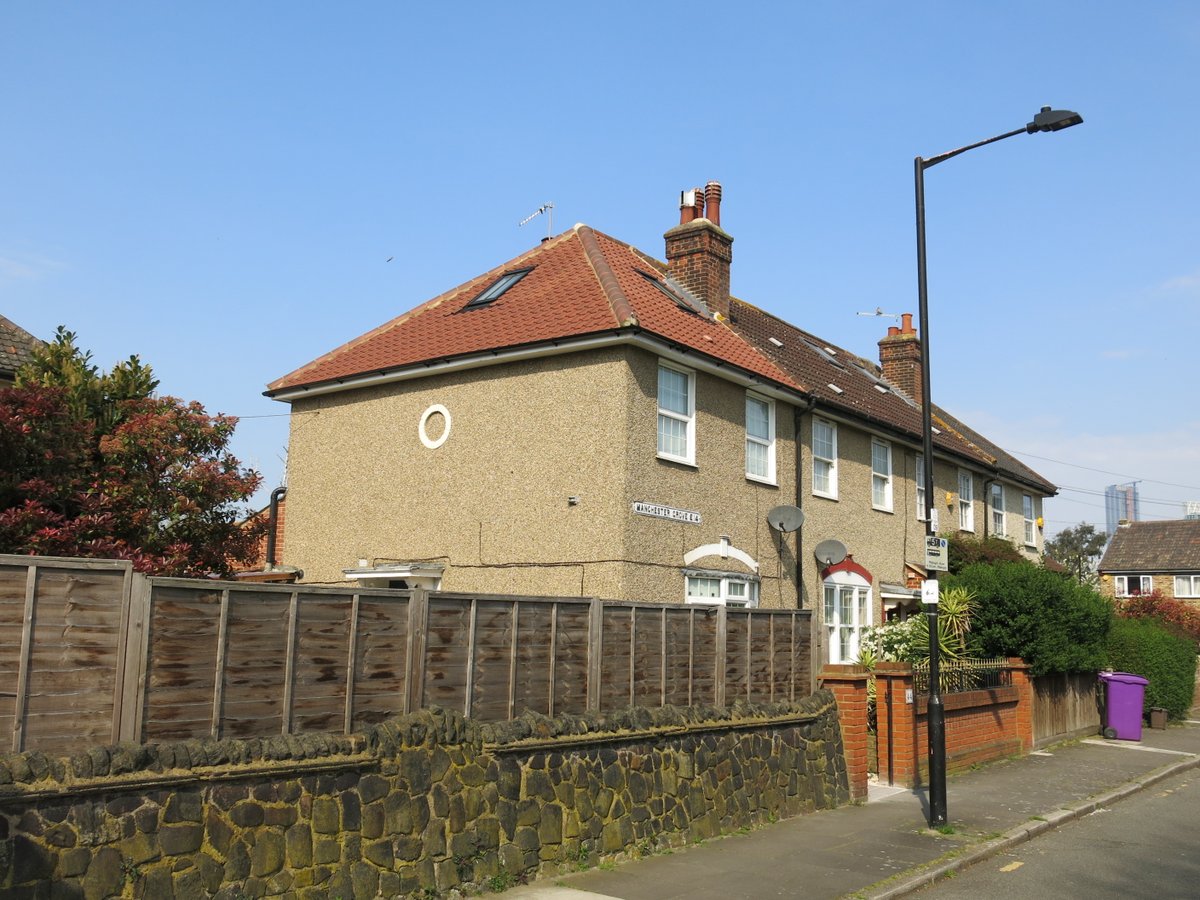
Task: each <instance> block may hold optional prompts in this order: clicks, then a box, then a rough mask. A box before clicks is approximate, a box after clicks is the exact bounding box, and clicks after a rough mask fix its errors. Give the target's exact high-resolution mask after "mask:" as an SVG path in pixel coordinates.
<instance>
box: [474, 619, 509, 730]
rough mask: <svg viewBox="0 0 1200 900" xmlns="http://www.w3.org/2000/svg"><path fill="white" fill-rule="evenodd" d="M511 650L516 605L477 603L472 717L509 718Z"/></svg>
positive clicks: (493, 719) (486, 718) (490, 719)
mask: <svg viewBox="0 0 1200 900" xmlns="http://www.w3.org/2000/svg"><path fill="white" fill-rule="evenodd" d="M512 647H513V604H512V603H511V602H510V601H508V600H499V599H495V600H492V599H481V600H478V601H477V602H476V609H475V647H474V652H475V656H474V659H475V667H474V670H473V671H472V673H471V715H473V716H475V717H477V718H480V719H485V720H489V721H493V722H495V721H498V720H501V719H507V718H508V703H509V694H510V693H511V691H510V685H509V678H510V675H511V666H510V665H509V662H510V658H511V654H512Z"/></svg>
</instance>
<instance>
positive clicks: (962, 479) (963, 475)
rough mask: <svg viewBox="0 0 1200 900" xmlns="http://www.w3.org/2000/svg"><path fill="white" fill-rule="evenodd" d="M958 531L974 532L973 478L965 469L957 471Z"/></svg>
mask: <svg viewBox="0 0 1200 900" xmlns="http://www.w3.org/2000/svg"><path fill="white" fill-rule="evenodd" d="M964 485H965V486H966V490H965V491H964V490H963V486H964ZM958 530H959V531H970V532H972V533H974V531H975V476H974V475H972V474H971V473H970V472H968V471H967V470H966V469H959V470H958Z"/></svg>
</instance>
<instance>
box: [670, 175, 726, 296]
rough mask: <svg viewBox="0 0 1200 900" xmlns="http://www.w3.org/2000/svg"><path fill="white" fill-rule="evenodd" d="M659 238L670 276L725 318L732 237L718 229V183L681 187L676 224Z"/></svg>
mask: <svg viewBox="0 0 1200 900" xmlns="http://www.w3.org/2000/svg"><path fill="white" fill-rule="evenodd" d="M706 212H707V216H706V215H705V213H706ZM663 238H665V240H666V242H667V267H668V271H669V273H670V275H671V277H672V278H674V279H675V280H676V281H678V282H679V283H680V284H682V285H683V286H684V287H685V288H687V289H688V290H689V291H691V292H692V293H693V294H695V295H696V296H697V297H699V298H700V299H701V300H703V301H704V303H705V305H707V306H708V308H709V309H710V310H712V311H713V312H714V313H718V314H720V315H721V316H723V317H724V318H726V319H728V318H729V264H730V262H731V261H732V260H733V238H732V237H730V236H729V235H728V234H726V233H725V232H724V231H722V230H721V185H720V184H718V183H717V182H715V181H710V182H709V183H708V184H707V185H705V186H704V188H703V190H702V189H700V188H695V189H693V190H690V191H683V192H682V193H681V194H680V195H679V224H678V225H676V226H675V227H674V228H672V229H671V230H670V231H668V232H667V233H666V234H664V235H663Z"/></svg>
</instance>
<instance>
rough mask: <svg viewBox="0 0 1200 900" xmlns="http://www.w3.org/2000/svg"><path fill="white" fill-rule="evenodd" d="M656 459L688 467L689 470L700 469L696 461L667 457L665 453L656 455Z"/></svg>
mask: <svg viewBox="0 0 1200 900" xmlns="http://www.w3.org/2000/svg"><path fill="white" fill-rule="evenodd" d="M654 456H655V458H657V459H661V460H662V461H663V462H669V463H675V465H677V466H687V467H688V468H689V469H699V468H700V467H699V466H698V465H696V463H695V461H694V460H690V459H682V458H680V457H678V456H667V455H666V454H665V453H656V454H654Z"/></svg>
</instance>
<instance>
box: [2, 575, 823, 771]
mask: <svg viewBox="0 0 1200 900" xmlns="http://www.w3.org/2000/svg"><path fill="white" fill-rule="evenodd" d="M810 615H811V614H810V613H809V612H808V611H807V610H745V609H731V608H726V607H700V606H684V605H681V604H662V603H632V602H618V601H607V600H599V599H594V598H578V597H511V596H498V595H467V594H454V593H444V592H426V591H423V590H419V589H418V590H412V591H407V590H404V591H402V590H383V589H378V590H376V589H370V590H363V589H358V588H352V587H345V588H343V587H323V586H315V585H314V586H309V585H263V584H240V583H235V582H218V581H204V580H191V579H173V578H145V577H143V576H140V575H137V574H135V573H132V572H131V571H130V569H129V566H128V564H125V563H110V562H94V561H88V560H57V559H46V558H36V557H25V556H2V555H0V678H3V681H2V682H0V689H2V688H3V685H4V684H13V685H15V690H14V691H13V692H12V693H11V694H10V695H9V696H10V697H11V698H12V700H13V705H12V706H11V707H8V708H7V709H6V708H5V707H7V704H6V703H5V702H4V700H5V698H4V696H3V694H0V746H11V747H12V748H13V749H14V750H20V749H30V748H37V749H42V750H47V751H54V752H70V751H73V750H76V749H79V748H80V747H83V746H87V745H89V744H91V743H96V742H101V743H105V742H109V741H117V740H146V741H151V740H175V739H184V738H196V737H218V738H223V737H264V736H268V735H272V734H291V733H299V732H312V731H343V732H352V731H357V730H361V729H362V728H363V727H364V726H366V725H370V724H373V723H375V722H379V721H382V720H383V719H385V718H387V717H389V716H394V715H398V714H401V713H405V712H411V711H413V710H416V709H419V708H422V707H427V706H434V705H437V706H442V707H446V708H451V709H456V710H459V711H461V712H463V713H464V714H465V715H468V716H471V717H473V718H476V719H482V720H491V721H495V720H502V719H508V718H512V717H514V716H517V715H519V714H521V713H522V712H523V711H525V710H527V709H530V710H534V711H536V712H539V713H544V714H546V715H557V714H561V713H583V712H588V711H591V712H603V711H609V710H615V709H621V708H625V707H628V706H663V705H667V704H674V705H711V706H726V705H728V704H732V703H733V702H735V701H736V700H746V701H751V702H760V703H761V702H776V701H782V700H789V701H790V700H799V699H801V698H803V697H805V696H807V695H808V694H809V693H811V691H812V682H811V675H810V641H811V631H810V628H811V623H810Z"/></svg>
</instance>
